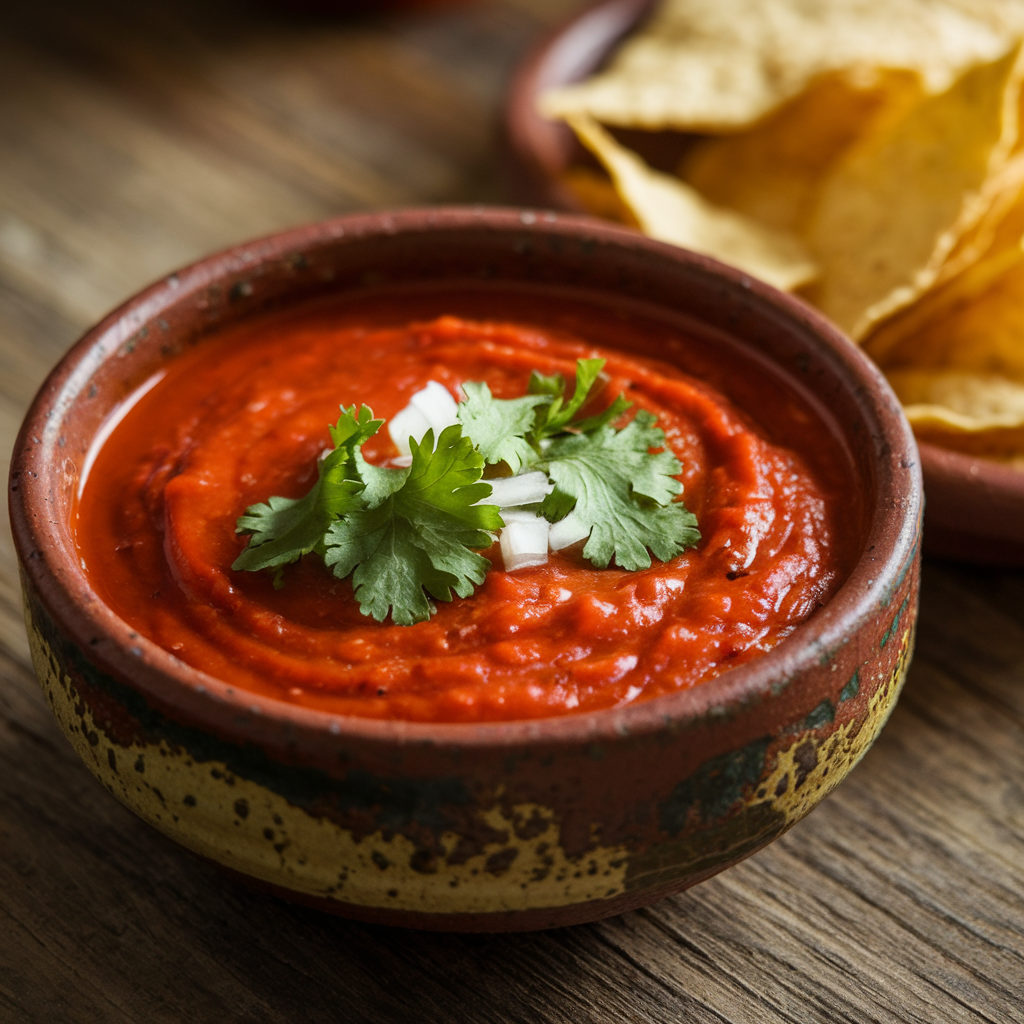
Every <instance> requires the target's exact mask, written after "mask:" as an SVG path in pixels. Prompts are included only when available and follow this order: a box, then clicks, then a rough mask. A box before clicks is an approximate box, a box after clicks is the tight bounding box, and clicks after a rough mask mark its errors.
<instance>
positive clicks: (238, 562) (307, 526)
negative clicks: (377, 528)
mask: <svg viewBox="0 0 1024 1024" xmlns="http://www.w3.org/2000/svg"><path fill="white" fill-rule="evenodd" d="M383 422H384V421H383V420H375V419H374V418H373V413H372V412H371V411H370V409H369V408H367V406H365V405H364V406H363V407H362V408H361V409H360V410H359V414H358V416H357V415H356V407H355V406H354V405H353V406H352V407H351V408H350V409H344V408H343V409H342V414H341V417H340V418H339V419H338V422H337V424H336V425H335V426H333V427H331V428H330V431H331V438H332V439H333V441H334V444H335V448H334V450H333V451H332V452H330V453H328V454H327V455H326V456H325V457H324V458H323V459H322V460H320V462H319V463H318V464H317V481H316V483H315V484H313V486H312V487H311V488H310V490H309V491H308V493H306V494H305V495H304V496H303V497H301V498H281V497H278V496H276V495H275V496H274V497H272V498H270V499H269V500H268V501H267V502H266V503H265V504H259V505H250V506H249V508H247V509H246V511H245V515H243V516H240V517H239V519H238V522H237V524H236V527H235V532H236V533H239V534H245V533H247V534H249V535H250V537H249V543H248V545H247V546H246V547H245V549H244V550H243V551H242V552H241V554H240V555H239V556H238V557H237V558H236V559H235V560H234V562H233V563H232V564H231V568H232V569H248V570H250V571H256V570H258V569H275V568H277V569H280V568H281V567H282V566H285V565H288V564H289V563H291V562H297V561H298V560H299V559H300V558H301V557H302V556H303V555H308V554H309V553H310V552H311V551H312V550H313V549H314V548H316V547H317V546H318V545H319V544H321V542H322V541H323V537H324V534H325V533H326V532H327V528H328V527H329V526H330V524H331V522H332V521H333V520H334V519H335V518H336V517H337V516H339V515H342V514H343V513H345V512H347V511H349V510H350V509H353V508H355V507H356V506H357V505H358V504H359V502H360V494H361V492H362V490H363V487H364V485H363V482H362V480H361V479H360V478H359V476H358V475H357V474H356V472H355V461H354V458H355V455H356V454H357V453H358V451H359V447H360V446H361V445H362V443H363V442H364V441H365V440H366V439H367V438H369V437H372V436H373V435H374V434H375V433H377V431H378V430H379V429H380V425H381V424H382V423H383ZM279 582H280V580H279V577H278V578H275V584H274V585H275V586H277V585H278V584H279Z"/></svg>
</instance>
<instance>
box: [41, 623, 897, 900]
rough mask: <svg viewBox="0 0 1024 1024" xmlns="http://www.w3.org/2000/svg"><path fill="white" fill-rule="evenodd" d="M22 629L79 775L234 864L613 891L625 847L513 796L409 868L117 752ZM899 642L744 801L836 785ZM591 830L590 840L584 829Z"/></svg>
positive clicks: (176, 767)
mask: <svg viewBox="0 0 1024 1024" xmlns="http://www.w3.org/2000/svg"><path fill="white" fill-rule="evenodd" d="M26 624H27V626H28V635H29V643H30V646H31V650H32V660H33V664H34V666H35V669H36V673H37V676H38V678H39V683H40V686H41V687H42V689H43V692H44V694H45V695H46V698H47V700H48V701H49V704H50V707H51V708H52V710H53V713H54V715H55V716H56V718H57V721H58V723H59V724H60V726H61V728H62V729H63V731H64V734H65V735H66V736H67V738H68V740H69V741H70V742H71V745H72V746H73V747H74V749H75V750H76V751H77V753H78V755H79V756H80V757H81V758H82V760H83V761H84V762H85V764H86V766H87V767H88V768H89V770H90V771H92V773H93V774H94V775H95V776H96V777H97V778H98V779H99V781H100V782H101V783H102V784H103V785H104V786H105V787H106V789H107V790H109V792H110V793H112V794H113V795H114V796H115V797H116V798H117V799H118V800H120V801H121V803H123V804H125V806H127V807H128V808H129V809H131V810H132V811H134V812H135V813H136V814H137V815H139V817H141V818H142V819H143V820H145V821H147V822H149V823H150V824H152V825H154V826H155V827H156V828H158V829H160V831H162V832H164V833H165V834H166V835H168V836H169V837H170V838H172V839H173V840H175V841H176V842H178V843H180V844H181V845H183V846H185V847H187V848H188V849H190V850H193V851H195V852H196V853H199V854H201V855H202V856H204V857H207V858H209V859H211V860H214V861H217V862H218V863H220V864H223V865H225V866H226V867H229V868H232V869H233V870H235V871H238V872H241V873H243V874H246V875H250V876H252V877H254V878H257V879H260V880H262V881H264V882H268V883H270V884H272V885H275V886H279V887H281V888H285V889H290V890H293V891H295V892H296V893H301V894H304V895H307V896H313V897H319V898H323V899H328V900H333V901H336V902H338V903H340V904H345V903H348V904H353V905H356V906H362V907H375V908H384V909H395V910H401V911H415V912H420V913H427V914H460V913H467V914H481V913H500V912H503V911H517V910H531V909H542V908H550V907H562V906H570V905H573V904H578V903H585V902H590V901H594V900H601V899H608V898H611V897H614V896H617V895H619V894H621V893H622V892H624V891H625V889H626V888H627V886H626V880H627V872H628V865H629V852H628V851H627V849H626V848H625V847H623V846H615V847H606V846H601V845H599V844H596V843H595V845H594V847H593V849H591V850H590V851H588V852H587V853H585V854H583V855H581V856H573V857H570V856H567V855H566V853H565V851H564V850H563V849H562V847H561V846H560V844H559V829H558V822H557V820H556V818H555V814H554V812H553V811H552V810H550V809H549V808H544V807H540V806H537V805H533V804H522V805H516V806H513V807H512V808H511V809H510V810H511V815H509V814H508V813H507V812H506V811H505V810H503V809H502V808H501V807H500V806H499V805H497V804H495V806H493V807H492V808H491V809H490V810H487V811H484V812H481V814H480V820H481V821H482V823H483V824H485V825H486V826H489V827H490V828H491V829H495V830H498V831H499V832H502V833H504V834H505V835H506V836H507V837H508V838H507V840H505V841H501V842H494V843H491V844H488V845H486V846H485V847H484V848H483V850H482V852H480V853H478V854H475V855H472V856H469V857H468V858H466V859H464V860H463V861H462V862H460V863H452V862H451V861H452V860H453V859H456V858H453V857H452V855H453V854H454V852H455V849H456V846H457V845H458V843H459V836H457V835H456V834H454V833H450V834H445V835H443V836H441V837H440V845H441V846H442V847H443V854H442V855H440V856H437V857H435V858H433V859H432V862H431V870H430V872H429V873H426V872H424V871H423V870H416V869H415V868H414V867H413V865H414V864H416V863H417V861H416V855H417V852H418V851H417V847H416V846H415V844H414V843H413V842H412V841H410V840H409V839H408V838H406V837H405V836H402V835H399V834H389V835H385V834H384V833H383V832H382V831H380V830H378V831H377V832H374V833H372V834H370V835H365V836H362V837H360V838H357V837H355V836H354V835H353V834H352V833H351V832H350V831H348V830H346V829H344V828H342V827H341V826H339V825H338V824H337V823H335V822H333V821H331V820H329V819H327V818H322V817H316V816H314V815H311V814H309V813H307V812H306V811H305V810H303V809H302V808H300V807H296V806H295V805H294V804H291V803H289V802H288V801H287V800H285V799H284V798H283V797H282V796H280V795H279V794H277V793H274V792H272V791H271V790H269V789H267V788H266V787H264V786H262V785H259V784H258V783H255V782H253V781H251V780H249V779H245V778H242V777H240V776H239V775H237V774H236V773H233V772H232V771H231V770H229V769H228V768H227V766H225V765H224V764H222V763H219V762H217V761H213V760H209V761H207V760H204V761H196V760H195V759H194V758H193V757H191V756H190V755H189V754H188V753H187V752H186V751H184V750H182V749H180V748H176V747H172V746H170V745H168V744H167V743H166V742H164V741H161V742H160V743H159V744H144V743H134V744H132V745H131V746H128V747H125V746H124V745H122V744H119V743H114V742H113V741H112V740H111V739H110V737H109V736H108V735H107V734H106V733H105V732H104V731H103V729H102V728H100V727H99V726H98V725H97V723H96V721H95V720H94V719H93V717H92V715H91V713H90V711H89V709H88V707H86V706H85V705H84V702H82V701H81V700H80V699H79V697H78V694H77V691H76V689H75V686H74V684H73V683H72V681H71V679H70V678H69V677H68V676H67V675H66V674H65V673H63V672H62V671H61V669H60V662H59V660H58V658H57V657H56V655H55V653H54V652H53V650H52V649H51V648H50V646H49V645H48V643H47V642H46V640H45V639H44V638H43V637H42V636H41V635H40V633H39V631H38V629H36V627H35V624H34V623H33V621H32V618H31V614H30V611H29V608H28V606H27V605H26ZM910 637H911V631H910V630H909V629H908V630H907V631H906V632H905V633H904V635H903V637H902V649H901V653H900V656H899V659H898V661H897V664H896V666H895V668H894V669H893V670H892V672H891V673H889V676H888V678H887V679H886V680H883V681H882V683H881V685H880V686H879V688H878V690H877V691H876V692H875V693H874V694H873V696H872V697H871V699H870V702H869V709H868V714H867V718H866V719H857V720H855V721H854V722H851V723H848V724H846V725H844V726H841V727H840V728H839V729H837V730H835V731H834V732H832V733H831V734H830V735H829V736H827V737H825V738H824V739H823V740H821V741H820V744H819V743H818V741H817V740H816V739H815V738H814V737H813V735H812V734H809V735H804V736H800V737H797V738H796V739H795V741H794V743H793V745H792V746H791V747H790V748H788V749H786V750H783V751H782V752H780V753H779V754H778V756H777V757H776V758H775V759H774V764H773V766H772V767H771V770H770V772H769V774H768V775H767V776H765V777H764V778H763V779H762V781H761V783H760V784H759V785H758V786H755V787H753V791H752V792H751V794H750V797H749V798H748V800H747V801H746V809H747V810H749V809H750V808H753V807H755V806H761V805H765V804H767V805H769V806H771V808H772V810H773V811H776V812H778V813H780V814H781V815H784V816H785V819H786V824H787V826H788V825H790V824H793V823H795V822H796V821H797V820H799V819H800V818H801V817H803V816H804V815H805V814H806V813H807V812H808V811H809V810H810V809H811V808H812V807H813V806H814V805H815V804H817V803H818V802H819V801H820V800H821V799H822V798H823V797H824V796H825V795H826V794H827V793H828V792H829V791H831V789H832V788H833V787H834V786H835V785H836V784H837V783H838V782H840V781H841V780H842V778H843V777H844V776H845V775H846V774H847V772H848V771H849V770H850V769H851V768H852V767H853V766H854V765H855V764H856V763H857V761H859V760H860V758H861V757H862V756H863V755H864V753H865V751H866V750H867V748H868V747H869V746H870V744H871V742H872V740H874V738H875V736H877V734H878V732H879V731H880V730H881V728H882V726H883V725H884V724H885V721H886V719H887V718H888V715H889V712H890V710H891V708H892V706H893V704H894V703H895V701H896V698H897V696H898V694H899V691H900V689H901V687H902V684H903V680H904V677H905V675H906V668H907V665H906V662H907V655H908V651H909V644H910ZM808 744H811V747H810V748H808V746H807V745H808ZM499 796H500V794H499ZM743 809H744V808H740V810H741V811H742V810H743ZM524 822H529V823H530V828H529V833H530V838H529V839H521V838H519V837H518V836H517V831H519V832H522V831H523V829H522V824H523V823H524ZM592 833H593V835H594V837H595V839H596V837H597V835H598V827H597V826H596V825H595V826H593V828H592ZM491 834H493V833H491ZM459 859H460V860H461V858H459ZM673 874H676V872H675V871H674V872H673ZM685 875H686V865H683V864H680V865H678V877H680V878H682V877H684V876H685Z"/></svg>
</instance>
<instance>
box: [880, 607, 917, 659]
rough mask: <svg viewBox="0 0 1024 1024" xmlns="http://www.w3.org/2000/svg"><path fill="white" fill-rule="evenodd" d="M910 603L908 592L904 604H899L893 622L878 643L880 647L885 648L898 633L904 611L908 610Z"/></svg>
mask: <svg viewBox="0 0 1024 1024" xmlns="http://www.w3.org/2000/svg"><path fill="white" fill-rule="evenodd" d="M908 604H910V595H909V594H908V595H907V596H906V597H905V598H903V604H901V605H900V606H899V608H898V609H897V611H896V614H895V615H894V616H893V618H892V622H891V623H890V624H889V628H888V629H887V630H886V631H885V633H883V634H882V642H881V643H880V644H879V645H878V646H879V649H880V650H881V649H883V648H884V647H885V645H886V644H887V643H888V642H889V641H890V640H891V639H892V638H893V637H894V636H895V635H896V633H897V632H898V630H899V628H900V622H901V621H902V619H903V613H904V612H905V611H906V610H907V605H908Z"/></svg>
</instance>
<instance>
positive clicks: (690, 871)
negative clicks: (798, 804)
mask: <svg viewBox="0 0 1024 1024" xmlns="http://www.w3.org/2000/svg"><path fill="white" fill-rule="evenodd" d="M755 781H756V780H755ZM785 830H786V815H785V814H783V812H782V811H779V810H775V809H774V808H773V807H772V805H771V804H770V803H760V804H754V805H753V806H752V807H747V808H745V809H744V810H742V811H741V812H740V813H739V814H736V815H734V816H733V817H731V818H729V819H727V820H726V821H723V822H720V823H719V824H718V825H715V826H712V827H711V828H709V829H704V830H702V831H700V832H698V833H696V834H694V835H692V836H687V837H685V838H683V839H676V840H674V841H671V842H666V843H659V844H657V845H656V846H654V847H653V848H652V849H650V850H648V851H647V852H645V853H638V854H632V855H631V856H630V858H629V865H628V867H627V868H626V878H625V882H624V886H625V889H626V891H627V892H630V891H632V890H636V889H652V890H656V889H659V888H662V887H668V886H671V885H673V884H674V883H676V882H679V881H681V880H683V879H693V880H696V879H699V878H700V877H701V876H705V875H709V874H712V873H714V872H715V871H717V870H719V869H720V868H723V867H726V866H727V865H729V864H732V863H734V862H735V861H738V860H741V859H742V858H744V857H746V856H748V855H749V854H751V853H754V852H755V851H756V850H759V849H760V848H761V847H762V846H764V845H765V844H766V843H769V842H771V841H772V840H773V839H775V838H776V837H777V836H779V835H781V834H782V833H783V832H784V831H785Z"/></svg>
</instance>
